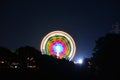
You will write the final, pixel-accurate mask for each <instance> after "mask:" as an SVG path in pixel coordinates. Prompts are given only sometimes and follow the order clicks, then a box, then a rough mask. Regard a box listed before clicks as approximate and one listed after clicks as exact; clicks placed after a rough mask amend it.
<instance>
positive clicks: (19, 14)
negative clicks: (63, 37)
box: [0, 0, 120, 58]
mask: <svg viewBox="0 0 120 80" xmlns="http://www.w3.org/2000/svg"><path fill="white" fill-rule="evenodd" d="M116 22H120V2H119V0H103V1H102V0H48V1H47V0H38V1H36V0H24V1H22V0H8V1H7V0H0V46H3V47H6V48H8V49H17V48H19V47H22V46H26V45H28V46H32V47H35V48H36V49H38V50H39V47H40V42H41V40H42V38H43V37H44V36H45V35H46V34H47V33H49V32H51V31H54V30H63V31H65V32H67V33H69V34H70V35H71V36H72V37H73V38H74V40H75V43H76V47H77V51H76V55H75V58H79V57H81V58H82V57H90V56H91V55H92V51H93V48H94V47H95V40H97V39H98V38H99V37H101V36H104V35H105V34H106V33H108V32H110V31H111V30H112V25H113V24H115V23H116Z"/></svg>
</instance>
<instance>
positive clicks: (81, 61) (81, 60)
mask: <svg viewBox="0 0 120 80" xmlns="http://www.w3.org/2000/svg"><path fill="white" fill-rule="evenodd" d="M74 63H75V64H82V63H83V59H78V60H77V61H76V62H74Z"/></svg>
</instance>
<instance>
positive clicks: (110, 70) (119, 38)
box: [92, 34, 120, 77]
mask: <svg viewBox="0 0 120 80" xmlns="http://www.w3.org/2000/svg"><path fill="white" fill-rule="evenodd" d="M119 53H120V35H119V34H106V35H105V36H104V37H100V38H99V39H98V40H97V41H96V46H95V48H94V53H93V57H92V61H93V64H94V66H95V68H96V70H97V71H98V73H99V71H100V72H101V74H102V75H104V76H107V74H108V77H112V76H113V75H115V76H116V75H117V71H118V70H119V68H118V65H119V64H120V63H119Z"/></svg>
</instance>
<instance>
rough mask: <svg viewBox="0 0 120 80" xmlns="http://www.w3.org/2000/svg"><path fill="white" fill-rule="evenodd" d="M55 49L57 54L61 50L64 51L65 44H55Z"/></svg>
mask: <svg viewBox="0 0 120 80" xmlns="http://www.w3.org/2000/svg"><path fill="white" fill-rule="evenodd" d="M53 50H54V51H55V52H56V53H57V54H59V53H60V52H62V51H63V46H62V44H60V43H56V44H55V45H54V46H53Z"/></svg>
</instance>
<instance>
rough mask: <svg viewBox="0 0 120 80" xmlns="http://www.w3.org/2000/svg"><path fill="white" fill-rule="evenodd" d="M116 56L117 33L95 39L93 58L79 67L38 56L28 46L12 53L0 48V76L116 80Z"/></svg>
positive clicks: (119, 37) (118, 47) (119, 45)
mask: <svg viewBox="0 0 120 80" xmlns="http://www.w3.org/2000/svg"><path fill="white" fill-rule="evenodd" d="M119 53H120V35H119V34H106V35H105V36H103V37H100V38H99V39H98V40H96V46H95V48H94V49H93V53H92V54H93V56H92V57H91V58H86V59H84V63H83V64H81V65H80V64H74V62H73V61H68V60H66V59H56V58H55V57H53V56H48V55H42V54H41V52H40V51H38V50H36V49H35V48H34V47H30V46H25V47H20V48H18V49H16V50H10V49H7V48H4V47H0V73H1V74H3V75H4V76H6V75H11V77H12V78H13V79H14V77H16V78H15V79H18V80H19V79H22V80H24V79H41V78H44V79H54V80H56V79H70V80H73V79H74V80H106V79H112V80H117V78H118V77H119V75H118V74H119V72H120V70H119V67H118V66H119V65H120V62H119ZM13 74H14V75H13ZM33 76H35V77H33ZM1 77H2V76H1ZM3 78H8V77H3ZM3 80H4V79H3Z"/></svg>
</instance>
